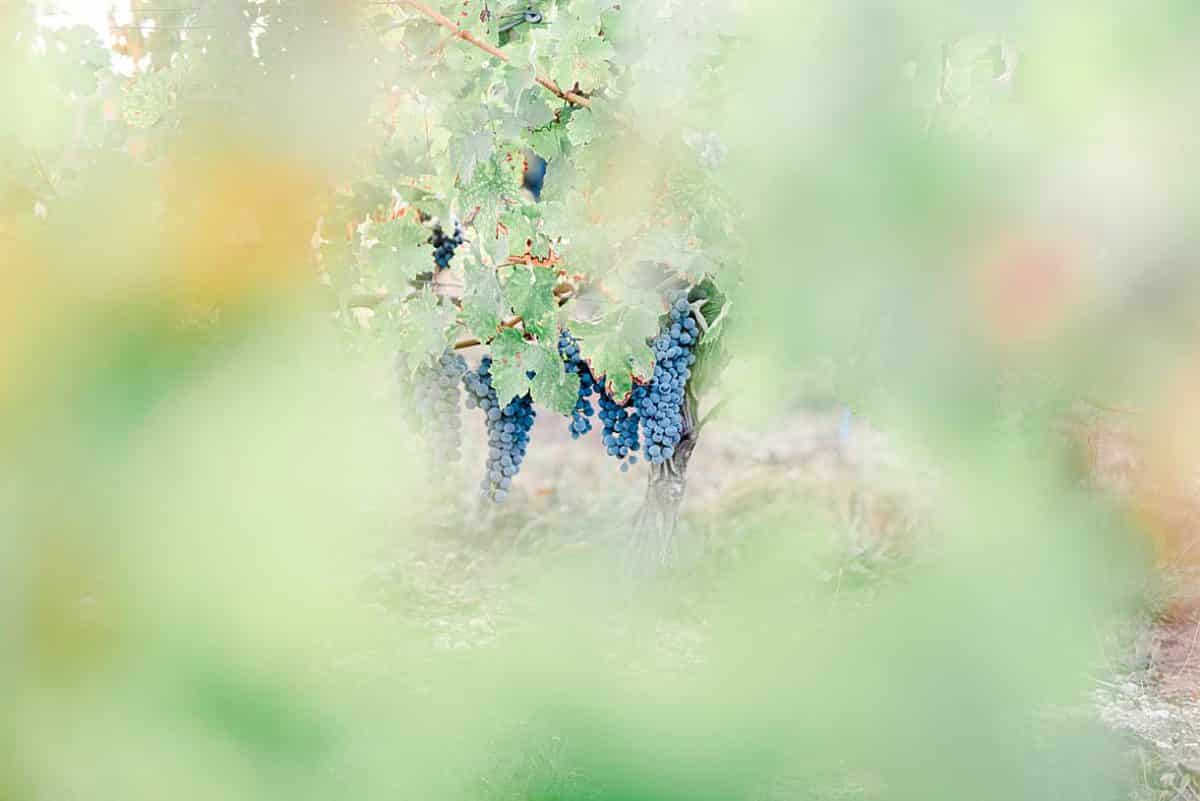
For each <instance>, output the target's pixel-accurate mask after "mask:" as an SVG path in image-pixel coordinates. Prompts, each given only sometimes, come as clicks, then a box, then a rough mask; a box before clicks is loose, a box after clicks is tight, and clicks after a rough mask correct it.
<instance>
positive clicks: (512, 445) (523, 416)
mask: <svg viewBox="0 0 1200 801" xmlns="http://www.w3.org/2000/svg"><path fill="white" fill-rule="evenodd" d="M462 381H463V385H464V386H466V388H467V399H468V400H467V406H469V407H471V408H478V409H480V410H481V411H482V412H483V413H484V416H485V417H486V418H487V432H488V457H487V465H486V467H485V468H484V476H483V481H481V482H480V484H479V487H480V489H481V490H483V494H484V496H486V497H488V498H491V499H492V500H493V501H495V502H496V503H501V502H503V501H504V499H505V498H507V497H508V492H509V489H510V488H511V487H512V479H513V477H514V476H516V475H517V473H518V472H520V470H521V463H522V462H523V461H524V460H525V451H526V449H527V448H528V446H529V431H530V429H531V428H533V421H534V418H535V417H537V412H535V411H534V409H533V398H531V397H530V396H529V393H525V394H524V395H523V396H521V397H519V398H513V399H512V400H510V401H509V402H508V403H507V404H505V405H504V406H501V405H500V400H499V398H498V397H497V396H496V388H495V387H494V386H493V385H492V359H491V357H490V356H485V357H483V361H482V362H480V365H479V369H477V370H471V371H467V372H466V374H465V375H464V376H463V378H462Z"/></svg>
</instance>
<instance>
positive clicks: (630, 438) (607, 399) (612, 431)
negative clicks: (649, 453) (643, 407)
mask: <svg viewBox="0 0 1200 801" xmlns="http://www.w3.org/2000/svg"><path fill="white" fill-rule="evenodd" d="M600 422H601V423H603V424H604V448H605V449H606V450H607V451H608V455H609V456H615V457H616V458H618V459H620V460H621V472H623V473H624V472H627V471H628V470H629V465H631V464H637V460H638V458H637V456H635V455H634V453H635V452H636V451H637V450H638V449H639V448H640V447H641V441H640V440H639V438H638V410H637V408H636V407H632V406H630V407H624V406H621V405H620V404H619V403H617V402H616V401H614V400H613V399H612V395H610V394H609V393H608V392H607V391H606V390H605V387H604V381H603V380H601V381H600ZM627 457H628V461H626V458H627Z"/></svg>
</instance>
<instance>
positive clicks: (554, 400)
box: [526, 342, 579, 415]
mask: <svg viewBox="0 0 1200 801" xmlns="http://www.w3.org/2000/svg"><path fill="white" fill-rule="evenodd" d="M526 356H527V357H528V360H529V361H530V362H531V363H532V364H533V367H532V369H533V371H534V377H533V379H532V391H533V399H534V401H535V402H537V403H540V404H541V405H543V406H545V407H546V408H548V409H553V410H554V411H556V412H558V413H559V414H561V415H569V414H570V413H571V411H572V410H573V409H574V408H575V400H576V399H577V398H578V397H579V376H578V375H576V374H575V373H568V372H567V371H566V370H565V369H564V367H563V360H562V358H561V357H560V356H559V355H558V348H557V347H556V346H555V345H551V344H550V343H548V342H538V343H537V344H536V345H533V346H532V347H530V348H529V349H528V350H527V351H526Z"/></svg>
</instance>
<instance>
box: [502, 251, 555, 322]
mask: <svg viewBox="0 0 1200 801" xmlns="http://www.w3.org/2000/svg"><path fill="white" fill-rule="evenodd" d="M557 281H558V276H557V274H556V273H555V272H554V270H552V269H550V268H548V267H521V266H518V267H515V268H513V271H512V275H510V276H509V277H508V281H507V282H505V284H504V299H505V300H506V301H507V302H508V305H509V306H511V307H512V310H513V313H514V314H519V315H520V316H521V319H522V320H524V321H525V330H526V331H529V332H530V333H531V334H533V335H534V336H539V337H540V336H543V335H544V334H545V333H546V332H547V331H548V330H549V328H550V327H551V326H552V323H553V319H552V318H553V315H554V310H555V309H557V308H558V304H557V303H556V302H555V300H554V285H555V283H557Z"/></svg>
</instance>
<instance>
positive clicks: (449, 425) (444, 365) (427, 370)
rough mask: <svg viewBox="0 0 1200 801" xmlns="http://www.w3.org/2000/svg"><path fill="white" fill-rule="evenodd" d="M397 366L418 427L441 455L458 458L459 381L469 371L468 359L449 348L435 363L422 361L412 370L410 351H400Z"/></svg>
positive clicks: (460, 420)
mask: <svg viewBox="0 0 1200 801" xmlns="http://www.w3.org/2000/svg"><path fill="white" fill-rule="evenodd" d="M395 368H396V375H397V377H398V378H399V381H400V387H401V395H402V400H403V402H404V404H405V406H406V407H407V408H408V410H409V412H410V413H411V416H412V419H413V421H414V424H415V427H416V429H417V431H418V432H419V433H420V434H421V436H422V437H423V438H424V439H425V441H426V442H427V443H428V444H429V446H430V447H431V448H432V449H433V452H434V454H435V456H436V457H437V458H440V459H444V460H445V461H447V462H455V461H458V459H459V456H460V449H461V447H462V418H461V415H460V407H459V396H460V389H459V383H460V382H461V381H462V377H463V375H464V374H465V373H466V372H467V362H466V360H465V359H464V358H463V357H462V356H460V355H458V354H457V353H454V352H453V351H446V352H445V353H443V354H442V355H441V356H440V357H438V358H437V359H436V360H434V361H433V363H429V362H421V363H420V364H419V365H418V366H417V369H416V370H415V371H411V370H410V369H409V362H408V355H407V354H406V353H404V352H400V353H398V354H396V362H395Z"/></svg>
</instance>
